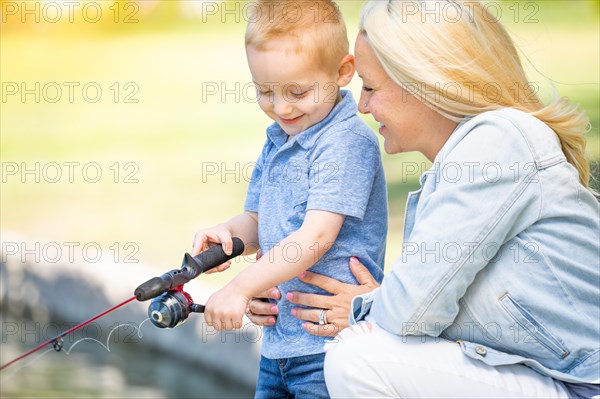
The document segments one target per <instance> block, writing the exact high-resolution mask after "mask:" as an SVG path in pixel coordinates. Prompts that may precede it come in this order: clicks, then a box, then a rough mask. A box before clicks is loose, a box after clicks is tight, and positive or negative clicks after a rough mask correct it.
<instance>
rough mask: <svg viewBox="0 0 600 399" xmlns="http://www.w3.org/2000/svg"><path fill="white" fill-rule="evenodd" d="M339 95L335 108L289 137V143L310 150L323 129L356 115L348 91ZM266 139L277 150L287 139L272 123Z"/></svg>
mask: <svg viewBox="0 0 600 399" xmlns="http://www.w3.org/2000/svg"><path fill="white" fill-rule="evenodd" d="M340 94H341V96H342V100H341V101H340V102H339V103H338V104H336V106H335V107H333V109H332V110H331V112H330V113H329V114H328V115H327V116H326V117H325V119H323V120H322V121H321V122H319V123H317V124H315V125H313V126H311V127H309V128H308V129H306V130H305V131H303V132H302V133H300V134H298V135H296V136H292V137H290V139H289V142H290V143H293V142H297V143H298V144H299V145H300V146H301V147H302V148H304V149H307V148H310V147H311V146H312V145H313V144H314V142H315V141H316V140H317V139H318V138H319V136H321V134H322V133H323V132H324V131H325V129H324V128H326V127H327V128H328V127H330V126H332V125H334V124H336V123H339V122H341V121H344V120H346V119H348V118H350V117H352V116H354V115H356V112H357V111H358V107H357V106H356V102H355V101H354V98H352V94H351V93H350V92H349V91H348V90H341V91H340ZM267 137H268V138H269V140H271V141H272V142H273V144H275V146H277V147H278V148H279V147H281V146H283V145H284V144H285V143H286V140H287V139H288V135H287V133H286V132H284V131H283V129H282V128H281V127H280V126H279V124H278V123H277V122H275V123H273V124H272V125H271V126H269V127H268V128H267ZM290 145H291V144H290Z"/></svg>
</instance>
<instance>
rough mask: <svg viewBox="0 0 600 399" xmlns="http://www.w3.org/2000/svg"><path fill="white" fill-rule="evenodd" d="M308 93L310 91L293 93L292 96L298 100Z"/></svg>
mask: <svg viewBox="0 0 600 399" xmlns="http://www.w3.org/2000/svg"><path fill="white" fill-rule="evenodd" d="M306 93H308V91H303V92H302V93H291V94H292V96H294V97H296V98H302V97H304V96H305V95H306Z"/></svg>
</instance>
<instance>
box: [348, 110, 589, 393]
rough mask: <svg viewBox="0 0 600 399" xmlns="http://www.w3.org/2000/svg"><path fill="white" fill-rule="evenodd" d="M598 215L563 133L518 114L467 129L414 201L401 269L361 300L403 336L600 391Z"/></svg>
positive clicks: (457, 134) (360, 313) (365, 309)
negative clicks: (436, 340) (439, 341)
mask: <svg viewBox="0 0 600 399" xmlns="http://www.w3.org/2000/svg"><path fill="white" fill-rule="evenodd" d="M599 246H600V211H599V205H598V201H597V200H596V199H595V198H594V196H593V195H592V194H591V193H590V192H589V191H588V190H586V189H585V188H584V187H583V186H581V184H580V183H579V179H578V175H577V171H576V170H575V168H573V167H572V166H571V165H570V164H569V163H568V162H567V161H566V159H565V156H564V154H563V152H562V151H561V147H560V143H559V140H558V138H557V136H556V134H555V133H554V132H553V131H552V130H551V129H549V128H548V127H547V125H545V124H544V123H542V122H541V121H539V120H538V119H536V118H534V117H532V116H530V115H528V114H526V113H524V112H521V111H518V110H515V109H503V110H499V111H492V112H486V113H483V114H481V115H478V116H476V117H473V118H470V119H465V120H463V122H462V123H461V124H459V126H458V127H457V128H456V129H455V131H454V132H453V133H452V135H451V136H450V138H449V139H448V141H447V142H446V144H445V145H444V147H443V148H442V150H441V151H440V153H439V154H438V156H437V158H436V159H435V162H434V164H433V166H432V168H431V169H430V170H428V171H427V172H425V173H424V174H423V175H422V176H421V189H420V190H418V191H416V192H413V193H410V195H409V197H408V200H407V204H406V214H405V223H404V243H403V253H402V256H401V258H400V259H399V260H398V261H397V262H396V263H395V264H394V267H393V270H392V271H391V273H388V274H387V275H386V276H385V278H384V281H383V284H382V285H381V287H380V288H379V289H377V290H376V291H373V292H372V293H370V294H368V295H364V296H360V297H357V298H355V299H354V302H353V312H352V314H351V316H350V322H351V323H355V322H356V321H357V320H361V319H363V318H364V316H365V315H366V314H368V313H369V312H370V315H371V317H372V318H373V319H374V320H375V321H376V322H377V324H379V325H380V326H381V327H383V328H384V329H386V330H387V331H389V332H391V333H394V334H398V335H410V334H412V335H430V336H436V337H442V338H446V339H451V340H456V341H458V342H459V343H460V345H461V347H462V350H463V352H464V353H465V354H466V355H467V356H470V357H472V358H474V359H479V360H481V361H483V362H485V363H487V364H490V365H494V366H495V365H504V364H516V363H522V364H526V365H527V366H529V367H532V368H533V369H535V370H537V371H539V372H540V373H542V374H546V375H549V376H551V377H553V378H556V379H560V380H563V381H567V382H574V383H580V382H587V383H598V382H600V364H599V355H600V352H599V350H600V349H599V348H600V344H599V341H600V322H599V320H600V306H599V303H600V288H599V287H600V248H599Z"/></svg>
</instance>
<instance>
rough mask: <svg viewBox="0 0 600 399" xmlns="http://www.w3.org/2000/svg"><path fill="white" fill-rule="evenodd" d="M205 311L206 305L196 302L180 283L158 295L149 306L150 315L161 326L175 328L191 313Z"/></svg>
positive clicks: (156, 324) (153, 322)
mask: <svg viewBox="0 0 600 399" xmlns="http://www.w3.org/2000/svg"><path fill="white" fill-rule="evenodd" d="M194 312H195V313H203V312H204V305H199V304H197V303H194V301H193V299H192V297H191V295H190V294H188V293H187V292H185V291H184V290H183V286H182V285H180V286H179V287H176V288H175V289H173V290H169V291H167V292H165V293H164V294H162V295H161V296H159V297H156V298H154V299H153V300H152V302H150V306H148V317H149V318H150V321H151V322H152V324H154V325H155V326H156V327H160V328H174V327H177V326H178V325H180V324H182V323H183V322H185V321H186V319H187V318H188V316H189V315H190V313H194Z"/></svg>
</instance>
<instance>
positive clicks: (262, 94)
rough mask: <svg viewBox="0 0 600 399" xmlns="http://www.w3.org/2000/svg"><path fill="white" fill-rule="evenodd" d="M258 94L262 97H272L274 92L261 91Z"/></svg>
mask: <svg viewBox="0 0 600 399" xmlns="http://www.w3.org/2000/svg"><path fill="white" fill-rule="evenodd" d="M258 92H259V93H260V95H261V96H270V95H271V94H273V92H272V91H271V90H268V91H262V90H259V91H258Z"/></svg>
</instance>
